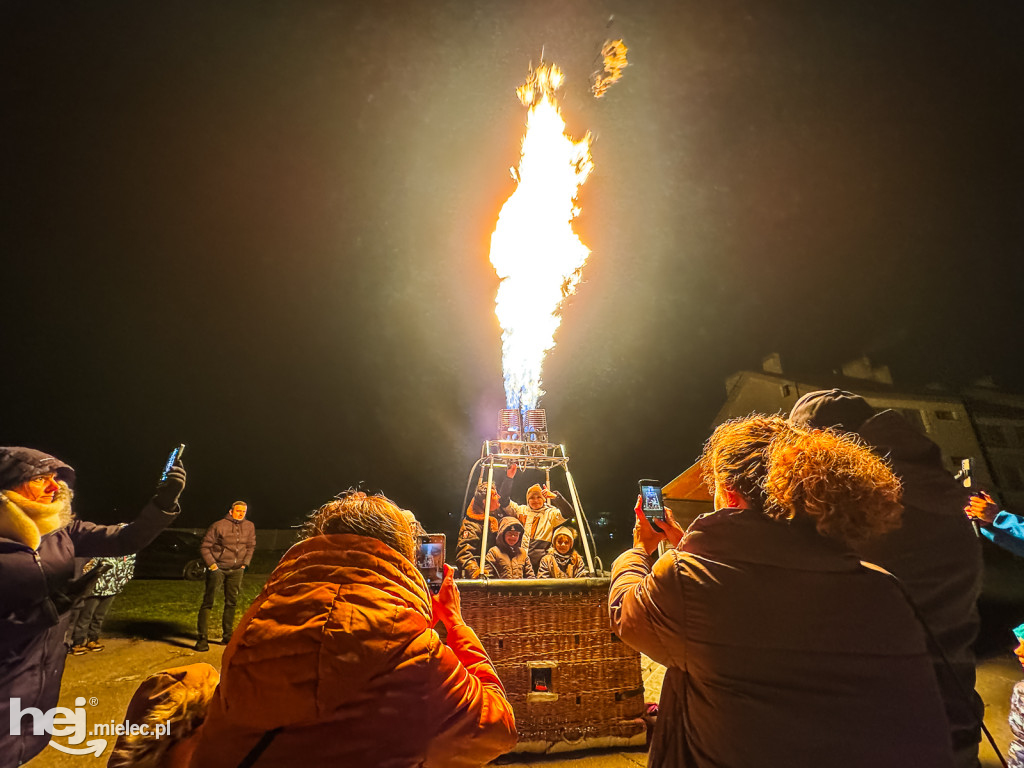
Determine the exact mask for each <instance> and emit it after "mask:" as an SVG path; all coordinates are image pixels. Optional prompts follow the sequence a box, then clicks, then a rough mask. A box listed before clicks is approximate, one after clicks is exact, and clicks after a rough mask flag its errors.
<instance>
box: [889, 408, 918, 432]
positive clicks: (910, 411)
mask: <svg viewBox="0 0 1024 768" xmlns="http://www.w3.org/2000/svg"><path fill="white" fill-rule="evenodd" d="M893 410H895V411H898V412H899V414H900V416H902V417H903V418H904V419H906V420H907V421H909V422H910V423H911V424H913V425H914V427H915V428H916V429H917V431H918V432H922V433H923V432H925V428H924V417H923V416H922V415H921V412H920V411H919V410H917V408H895V409H893Z"/></svg>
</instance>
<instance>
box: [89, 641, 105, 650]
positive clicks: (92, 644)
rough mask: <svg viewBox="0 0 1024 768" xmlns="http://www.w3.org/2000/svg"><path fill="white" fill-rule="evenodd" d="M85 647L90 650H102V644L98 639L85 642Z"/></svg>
mask: <svg viewBox="0 0 1024 768" xmlns="http://www.w3.org/2000/svg"><path fill="white" fill-rule="evenodd" d="M85 647H86V648H88V649H89V650H90V651H102V650H103V648H104V645H103V643H101V642H99V641H98V640H90V641H89V642H88V643H86V644H85Z"/></svg>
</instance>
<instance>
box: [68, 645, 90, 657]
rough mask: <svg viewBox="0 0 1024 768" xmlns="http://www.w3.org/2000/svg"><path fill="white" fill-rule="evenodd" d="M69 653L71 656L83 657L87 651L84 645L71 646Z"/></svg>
mask: <svg viewBox="0 0 1024 768" xmlns="http://www.w3.org/2000/svg"><path fill="white" fill-rule="evenodd" d="M70 653H71V655H72V656H85V654H86V653H88V651H87V650H86V649H85V646H84V645H72V646H71V651H70Z"/></svg>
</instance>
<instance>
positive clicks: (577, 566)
mask: <svg viewBox="0 0 1024 768" xmlns="http://www.w3.org/2000/svg"><path fill="white" fill-rule="evenodd" d="M575 547H576V531H574V530H573V529H572V528H570V527H569V526H567V525H563V526H562V527H561V528H559V529H558V530H556V531H555V535H554V540H553V541H552V544H551V549H549V550H548V553H547V554H546V555H544V557H543V559H542V560H541V561H540V571H539V572H538V573H537V578H538V579H578V578H580V577H582V576H586V573H587V568H586V565H585V564H584V562H583V558H582V557H580V553H579V552H577V551H576V548H575Z"/></svg>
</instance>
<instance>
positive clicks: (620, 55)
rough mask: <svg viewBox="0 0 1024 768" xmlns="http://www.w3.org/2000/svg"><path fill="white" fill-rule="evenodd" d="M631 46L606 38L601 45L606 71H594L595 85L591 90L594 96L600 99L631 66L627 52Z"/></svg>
mask: <svg viewBox="0 0 1024 768" xmlns="http://www.w3.org/2000/svg"><path fill="white" fill-rule="evenodd" d="M628 51H629V48H627V47H626V44H625V43H624V42H622V41H621V40H605V41H604V45H603V46H601V58H602V59H603V61H604V72H595V73H594V85H593V87H592V88H591V90H592V91H593V92H594V98H595V99H600V98H601V97H602V96H604V94H605V91H607V90H608V89H609V88H611V86H612V84H613V83H616V82H618V81H619V79H620V78H621V77H622V70H624V69H625V68H626V67H628V66H629V62H627V61H626V53H627V52H628Z"/></svg>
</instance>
